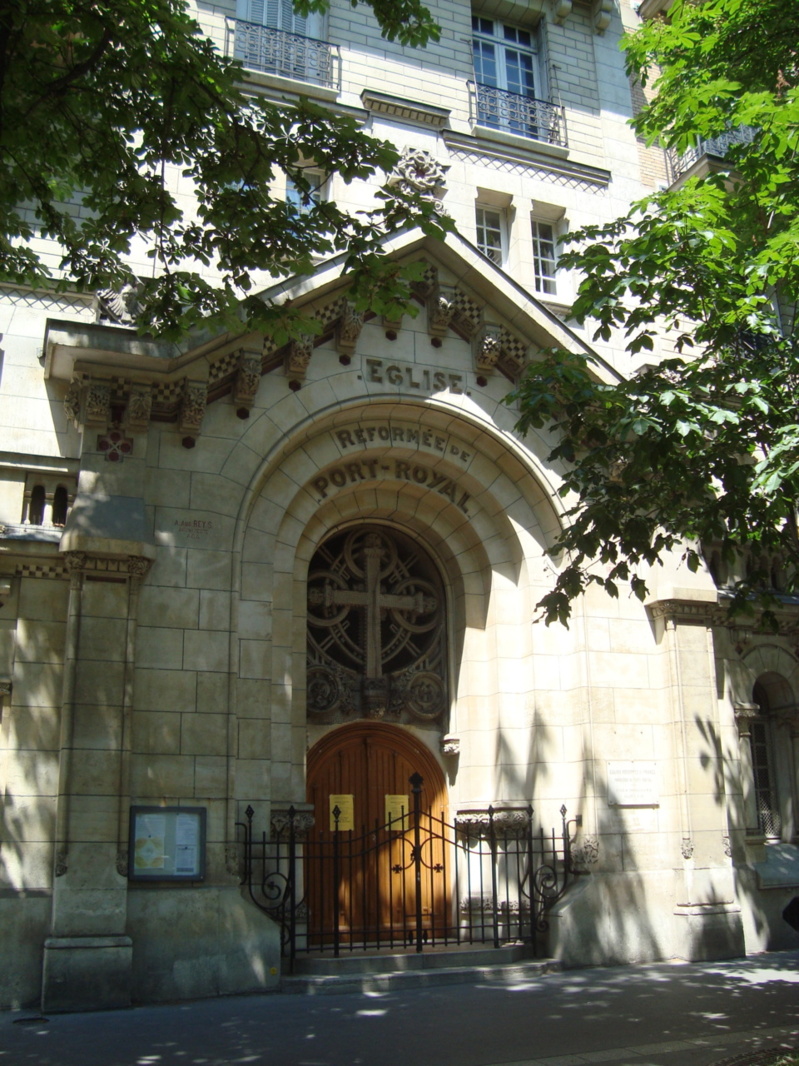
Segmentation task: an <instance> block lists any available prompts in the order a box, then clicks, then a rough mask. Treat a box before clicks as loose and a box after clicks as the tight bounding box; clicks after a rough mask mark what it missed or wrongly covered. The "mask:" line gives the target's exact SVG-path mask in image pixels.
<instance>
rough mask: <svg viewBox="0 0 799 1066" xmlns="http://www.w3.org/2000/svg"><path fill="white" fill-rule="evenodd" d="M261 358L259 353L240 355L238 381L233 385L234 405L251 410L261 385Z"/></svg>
mask: <svg viewBox="0 0 799 1066" xmlns="http://www.w3.org/2000/svg"><path fill="white" fill-rule="evenodd" d="M261 369H262V367H261V356H260V353H258V352H247V351H244V350H242V351H241V352H240V353H239V360H238V364H237V366H236V380H235V383H234V385H233V403H234V405H235V406H236V407H243V408H246V409H247V410H249V409H250V408H251V407H252V405H253V404H254V403H255V397H256V394H257V392H258V386H259V385H260V384H261Z"/></svg>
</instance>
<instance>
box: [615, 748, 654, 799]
mask: <svg viewBox="0 0 799 1066" xmlns="http://www.w3.org/2000/svg"><path fill="white" fill-rule="evenodd" d="M608 803H609V804H610V805H611V806H617V807H657V806H658V805H659V803H660V797H659V795H658V781H657V763H656V762H654V761H647V760H643V759H636V760H628V761H626V762H609V763H608Z"/></svg>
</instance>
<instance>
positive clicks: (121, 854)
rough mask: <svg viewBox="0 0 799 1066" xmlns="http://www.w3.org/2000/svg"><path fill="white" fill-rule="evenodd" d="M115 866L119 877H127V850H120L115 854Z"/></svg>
mask: <svg viewBox="0 0 799 1066" xmlns="http://www.w3.org/2000/svg"><path fill="white" fill-rule="evenodd" d="M116 866H117V873H118V874H119V876H120V877H127V876H128V849H127V848H120V849H119V851H118V852H117V860H116Z"/></svg>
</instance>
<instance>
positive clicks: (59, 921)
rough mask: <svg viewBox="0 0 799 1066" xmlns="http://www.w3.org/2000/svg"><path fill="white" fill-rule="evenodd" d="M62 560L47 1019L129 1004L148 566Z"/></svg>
mask: <svg viewBox="0 0 799 1066" xmlns="http://www.w3.org/2000/svg"><path fill="white" fill-rule="evenodd" d="M66 559H67V565H68V567H69V569H70V574H71V590H70V607H69V617H68V624H67V642H66V643H67V648H66V662H65V670H64V688H63V700H62V708H61V736H60V757H59V789H58V807H57V815H56V838H57V839H56V855H55V870H54V873H55V877H54V884H53V903H52V920H51V935H50V936H49V937H48V939H47V940H46V941H45V945H44V969H43V980H42V1009H43V1010H46V1011H53V1010H80V1009H88V1008H92V1009H98V1008H110V1007H120V1006H125V1005H129V1004H130V971H131V962H132V944H131V940H130V938H129V937H128V936H127V935H126V931H125V928H126V922H127V876H126V874H127V871H126V870H125V869H124V868H123V867H120V865H119V844H120V834H121V829H120V824H121V823H120V820H121V819H123V818H125V817H126V816H127V806H128V804H127V794H128V791H129V789H128V785H127V774H128V759H127V749H128V748H129V743H130V741H129V738H130V721H129V719H130V715H131V698H130V697H131V683H130V672H131V670H132V666H133V664H132V648H133V640H132V634H131V620H132V615H133V614H134V613H135V598H136V590H137V585H138V581H139V580H140V575H141V572H142V569H143V568H144V569H146V566H147V565H148V560H146V559H142V558H140V557H135V558H133V559H113V558H107V557H97V556H92V555H90V554H88V553H84V552H70V553H67V556H66ZM125 835H126V833H125Z"/></svg>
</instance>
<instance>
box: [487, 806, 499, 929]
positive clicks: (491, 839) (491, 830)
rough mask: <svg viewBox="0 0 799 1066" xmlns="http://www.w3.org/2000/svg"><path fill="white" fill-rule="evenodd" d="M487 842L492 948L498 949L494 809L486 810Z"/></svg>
mask: <svg viewBox="0 0 799 1066" xmlns="http://www.w3.org/2000/svg"><path fill="white" fill-rule="evenodd" d="M488 842H489V846H490V848H491V924H492V926H493V930H494V947H495V948H498V947H499V915H498V914H497V908H498V906H499V901H498V899H497V896H498V892H497V833H496V829H495V828H494V808H493V807H489V808H488Z"/></svg>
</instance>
